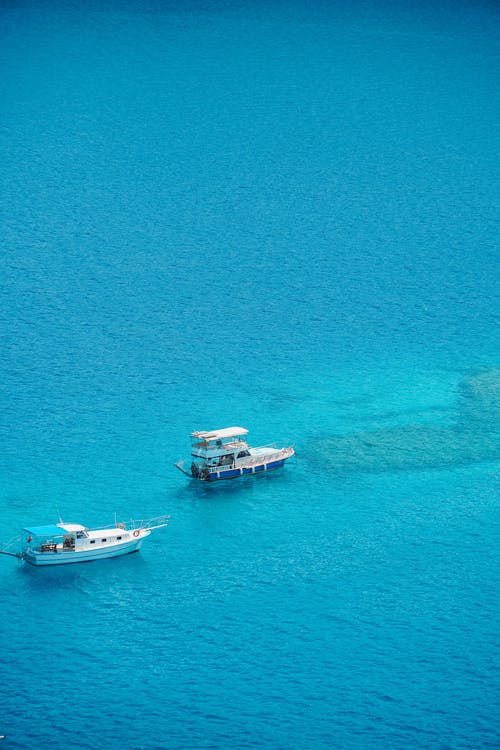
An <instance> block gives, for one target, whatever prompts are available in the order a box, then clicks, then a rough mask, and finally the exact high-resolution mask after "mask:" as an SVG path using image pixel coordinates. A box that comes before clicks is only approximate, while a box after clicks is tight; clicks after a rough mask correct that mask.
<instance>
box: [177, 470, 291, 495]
mask: <svg viewBox="0 0 500 750" xmlns="http://www.w3.org/2000/svg"><path fill="white" fill-rule="evenodd" d="M289 476H290V472H289V471H288V470H287V467H281V468H279V469H275V470H274V471H271V472H262V473H261V474H251V475H248V476H242V477H238V478H237V479H227V480H225V481H221V482H199V481H196V480H192V481H190V482H188V483H186V484H184V485H182V486H180V487H179V488H178V489H177V491H176V493H175V495H176V497H177V498H178V500H179V501H182V502H186V501H191V502H196V501H204V500H214V499H215V498H217V499H218V500H225V499H227V500H230V499H234V498H235V497H238V496H242V497H244V496H248V493H249V492H250V493H251V492H252V490H259V491H260V490H261V488H262V487H263V486H264V485H263V483H266V484H267V483H268V482H269V483H271V484H267V486H268V487H270V486H271V485H272V483H273V482H280V483H283V482H287V481H288V479H289Z"/></svg>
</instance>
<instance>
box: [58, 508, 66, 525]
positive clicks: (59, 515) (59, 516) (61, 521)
mask: <svg viewBox="0 0 500 750" xmlns="http://www.w3.org/2000/svg"><path fill="white" fill-rule="evenodd" d="M56 510H57V517H58V518H59V523H64V521H63V520H62V518H61V514H60V513H59V508H56Z"/></svg>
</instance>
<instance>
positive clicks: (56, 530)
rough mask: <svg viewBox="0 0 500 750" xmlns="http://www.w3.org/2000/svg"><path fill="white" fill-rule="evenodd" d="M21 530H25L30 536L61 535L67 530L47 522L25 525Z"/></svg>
mask: <svg viewBox="0 0 500 750" xmlns="http://www.w3.org/2000/svg"><path fill="white" fill-rule="evenodd" d="M23 531H27V532H28V534H32V536H62V535H63V534H67V533H68V530H67V529H64V528H63V527H62V526H56V525H55V524H47V526H25V527H24V528H23Z"/></svg>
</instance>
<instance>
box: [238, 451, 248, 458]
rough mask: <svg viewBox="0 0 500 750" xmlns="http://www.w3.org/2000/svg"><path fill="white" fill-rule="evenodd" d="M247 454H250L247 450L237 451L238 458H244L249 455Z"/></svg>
mask: <svg viewBox="0 0 500 750" xmlns="http://www.w3.org/2000/svg"><path fill="white" fill-rule="evenodd" d="M249 455H250V453H249V451H240V452H239V453H238V458H245V457H246V456H249Z"/></svg>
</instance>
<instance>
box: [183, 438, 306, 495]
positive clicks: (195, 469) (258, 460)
mask: <svg viewBox="0 0 500 750" xmlns="http://www.w3.org/2000/svg"><path fill="white" fill-rule="evenodd" d="M247 434H248V430H246V429H245V428H244V427H226V428H224V429H223V430H212V431H210V432H203V431H201V432H192V433H191V435H190V438H191V457H192V459H193V460H192V462H191V466H190V468H189V470H188V469H186V468H185V467H184V462H183V461H178V462H177V463H176V464H175V466H176V467H177V468H178V469H179V470H180V471H182V472H183V473H184V474H186V475H187V476H188V477H192V478H193V479H200V480H202V481H205V482H216V481H219V480H220V479H235V478H236V477H241V476H243V475H245V474H259V473H260V472H264V471H271V470H272V469H278V468H280V466H283V464H284V463H285V461H286V460H287V459H289V458H290V457H291V456H293V455H294V453H295V451H294V449H293V446H288V447H279V446H277V445H276V444H274V443H272V444H270V445H262V446H259V447H257V448H252V447H251V446H250V445H249V444H248V443H247V442H246V440H245V439H244V436H245V435H247Z"/></svg>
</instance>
